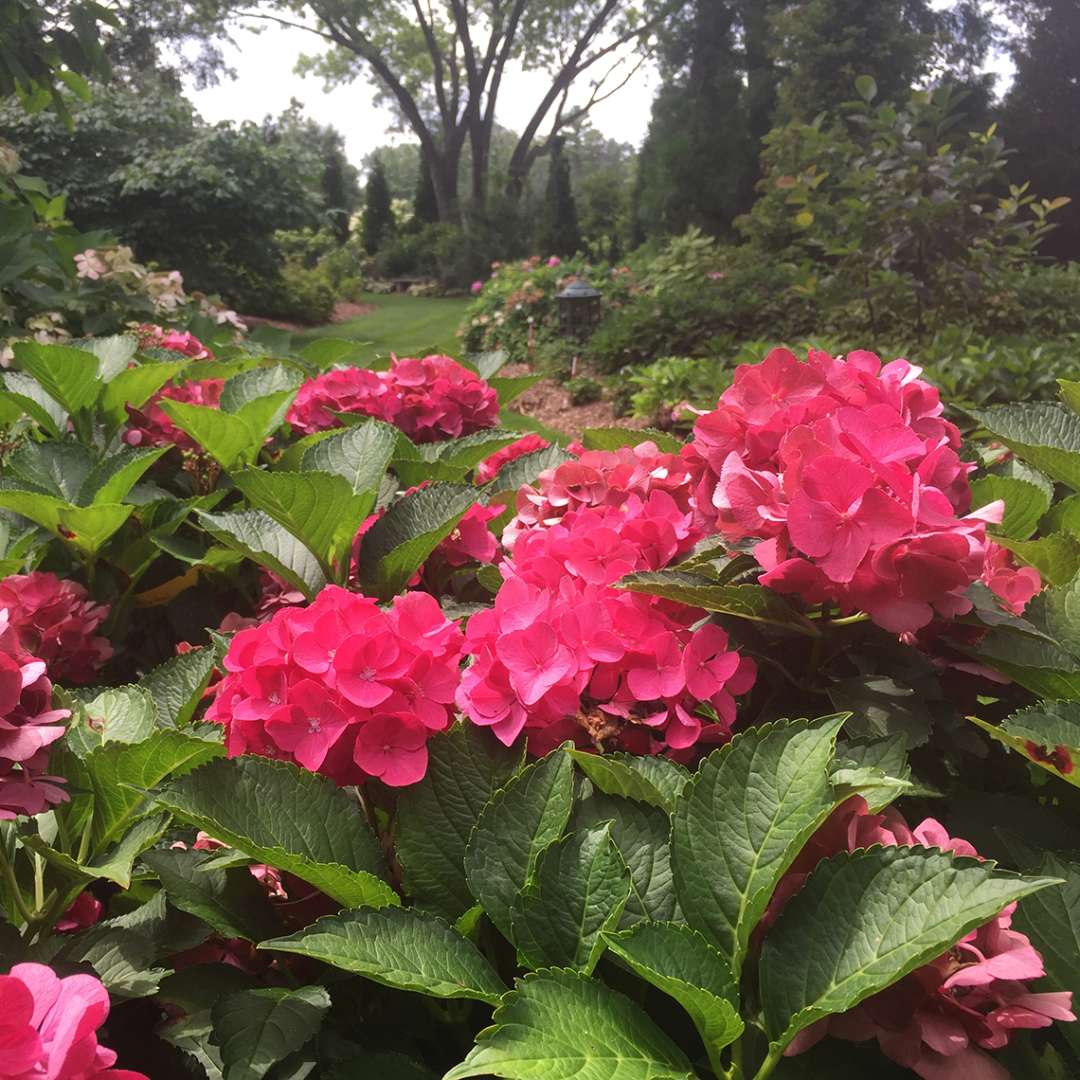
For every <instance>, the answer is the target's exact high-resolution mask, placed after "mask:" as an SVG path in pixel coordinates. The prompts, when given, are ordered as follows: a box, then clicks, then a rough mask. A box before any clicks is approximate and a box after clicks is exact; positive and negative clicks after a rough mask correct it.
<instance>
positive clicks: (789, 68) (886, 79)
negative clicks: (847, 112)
mask: <svg viewBox="0 0 1080 1080" xmlns="http://www.w3.org/2000/svg"><path fill="white" fill-rule="evenodd" d="M936 27H937V23H936V20H935V18H934V13H933V11H932V10H931V8H930V4H929V2H928V0H796V2H794V3H789V4H786V5H784V7H783V8H782V9H781V10H780V11H779V12H778V13H777V15H776V17H775V18H774V20H773V32H774V34H775V46H774V48H775V55H776V58H777V60H778V62H779V64H780V66H781V68H782V69H783V79H782V82H781V84H780V92H779V104H780V112H781V117H782V118H783V119H797V120H811V119H813V118H814V117H815V116H816V115H817V114H818V113H819V112H824V111H827V110H831V109H833V108H835V106H837V105H839V104H840V103H841V102H843V101H850V100H851V98H852V97H853V96H854V83H855V79H856V78H857V77H858V76H859V75H870V76H872V77H873V79H874V81H875V82H876V83H877V87H878V96H879V98H880V99H882V100H887V101H899V100H902V99H904V98H906V96H907V93H908V91H909V90H910V89H911V87H912V86H913V85H914V83H915V82H916V80H917V79H919V78H920V77H921V76H923V75H926V74H928V73H929V71H930V66H931V61H932V59H933V55H934V46H935V41H936V38H935V30H936Z"/></svg>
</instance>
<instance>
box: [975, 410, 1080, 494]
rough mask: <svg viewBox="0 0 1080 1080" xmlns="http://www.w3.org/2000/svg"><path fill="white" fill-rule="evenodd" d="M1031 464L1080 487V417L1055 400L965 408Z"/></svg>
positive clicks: (1079, 488) (1070, 485)
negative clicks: (988, 407)
mask: <svg viewBox="0 0 1080 1080" xmlns="http://www.w3.org/2000/svg"><path fill="white" fill-rule="evenodd" d="M966 411H967V412H968V413H970V415H971V416H973V417H974V418H975V419H976V420H977V421H978V422H979V423H980V424H981V425H982V426H983V427H984V428H986V429H987V431H989V432H990V433H991V434H992V435H995V436H996V437H997V438H999V439H1000V440H1001V441H1002V442H1003V443H1004V444H1005V445H1006V446H1007V447H1008V448H1009V449H1010V450H1012V451H1013V452H1014V453H1017V454H1019V455H1020V456H1021V457H1022V458H1023V459H1024V460H1025V461H1026V462H1027V463H1028V464H1029V465H1033V466H1034V467H1035V468H1036V469H1040V470H1041V471H1042V472H1044V473H1046V474H1047V475H1048V476H1052V477H1053V478H1054V479H1055V480H1060V481H1061V482H1062V483H1064V484H1068V485H1069V487H1071V488H1073V490H1080V416H1077V415H1076V413H1074V412H1071V411H1070V410H1069V409H1067V408H1066V407H1065V406H1063V405H1059V404H1057V403H1056V402H1031V403H1028V404H1025V405H998V406H996V407H995V408H992V409H968V410H966Z"/></svg>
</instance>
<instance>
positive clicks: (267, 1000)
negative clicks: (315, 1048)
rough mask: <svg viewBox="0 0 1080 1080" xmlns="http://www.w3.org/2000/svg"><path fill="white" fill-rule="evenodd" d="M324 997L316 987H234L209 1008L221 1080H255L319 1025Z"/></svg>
mask: <svg viewBox="0 0 1080 1080" xmlns="http://www.w3.org/2000/svg"><path fill="white" fill-rule="evenodd" d="M329 1008H330V995H329V994H328V993H327V992H326V991H325V990H324V989H323V988H322V987H321V986H302V987H301V988H300V989H299V990H292V991H289V990H284V989H281V988H279V987H274V988H272V989H267V990H240V991H239V992H237V993H235V994H228V995H226V996H225V997H223V998H221V999H220V1000H218V1001H217V1002H215V1003H214V1006H213V1008H212V1009H211V1010H210V1016H211V1020H212V1022H213V1025H214V1036H213V1040H214V1042H215V1043H216V1044H217V1046H218V1047H219V1048H220V1050H221V1061H222V1065H223V1066H224V1076H225V1080H259V1078H260V1077H263V1076H265V1075H266V1074H267V1073H268V1072H269V1071H270V1068H271V1067H272V1066H273V1065H275V1064H276V1063H277V1062H279V1061H281V1060H282V1059H283V1058H285V1057H288V1055H289V1054H291V1053H292V1052H293V1051H294V1050H299V1049H300V1047H301V1046H303V1045H304V1043H306V1042H307V1041H308V1040H309V1039H310V1038H312V1037H313V1036H314V1035H315V1034H316V1033H317V1032H318V1030H319V1028H320V1027H321V1026H322V1022H323V1017H324V1016H325V1015H326V1011H327V1010H328V1009H329Z"/></svg>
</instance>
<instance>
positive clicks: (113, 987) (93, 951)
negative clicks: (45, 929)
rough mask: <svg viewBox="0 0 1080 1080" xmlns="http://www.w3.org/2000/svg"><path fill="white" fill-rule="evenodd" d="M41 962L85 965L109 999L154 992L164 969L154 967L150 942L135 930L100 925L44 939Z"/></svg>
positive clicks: (153, 950) (163, 976) (152, 945)
mask: <svg viewBox="0 0 1080 1080" xmlns="http://www.w3.org/2000/svg"><path fill="white" fill-rule="evenodd" d="M43 944H44V946H46V947H47V951H46V952H45V953H44V954H43V955H42V956H41V960H42V962H47V963H59V962H64V963H69V964H89V965H90V967H92V968H93V969H94V973H95V974H96V975H97V977H98V978H99V979H100V980H101V981H102V982H103V983H104V984H105V989H106V990H108V991H109V994H110V995H112V996H113V997H119V998H141V997H149V996H150V995H151V994H155V993H157V988H158V984H159V983H160V982H161V980H162V979H163V978H165V976H166V975H170V974H171V971H170V970H169V969H168V968H160V967H155V966H154V965H155V954H156V949H155V947H154V943H153V941H151V940H150V939H148V938H146V937H144V936H143V935H142V934H139V933H137V932H136V931H135V930H129V929H125V928H123V927H120V926H115V925H110V924H109V923H101V924H99V925H98V926H92V927H91V928H90V929H89V930H84V931H82V932H81V933H76V934H64V935H61V936H60V937H59V938H58V939H56V938H54V939H52V940H46V941H45V942H44V943H43ZM35 958H36V957H35Z"/></svg>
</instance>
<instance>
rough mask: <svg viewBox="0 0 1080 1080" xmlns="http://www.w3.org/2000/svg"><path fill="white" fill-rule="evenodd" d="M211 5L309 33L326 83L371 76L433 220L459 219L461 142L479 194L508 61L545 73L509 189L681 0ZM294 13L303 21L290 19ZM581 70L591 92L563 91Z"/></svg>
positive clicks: (335, 0)
mask: <svg viewBox="0 0 1080 1080" xmlns="http://www.w3.org/2000/svg"><path fill="white" fill-rule="evenodd" d="M232 2H233V0H218V3H219V4H226V5H230V6H228V7H227V8H225V9H224V11H222V9H220V8H219V9H218V11H219V16H220V15H221V14H228V15H246V16H251V17H255V18H263V19H271V20H273V21H276V22H279V23H284V24H286V25H290V26H296V27H300V28H302V29H304V30H308V31H311V32H313V33H315V34H318V35H319V36H320V37H321V38H322V40H323V41H324V42H325V43H326V44H327V45H328V46H329V50H328V51H327V52H326V53H324V54H323V56H322V57H321V58H319V59H318V60H317V61H316V62H315V64H314V65H313V66H314V67H316V69H317V70H319V71H321V73H322V74H323V75H324V76H325V77H327V79H328V80H330V81H332V82H346V81H349V80H352V79H355V78H356V77H357V75H358V74H360V73H361V72H365V71H366V72H368V73H370V74H371V75H373V76H374V78H375V79H376V80H377V82H378V85H379V86H380V87H381V90H382V92H383V95H384V97H385V98H386V99H387V100H388V101H389V102H390V103H391V104H392V105H393V107H394V108H395V109H396V111H397V113H398V116H399V118H400V120H401V123H402V126H403V127H406V128H408V129H409V130H411V131H412V133H413V135H414V136H415V138H416V140H417V141H418V142H419V144H420V147H421V151H422V153H423V155H424V158H425V160H426V161H427V163H428V167H429V168H430V169H431V177H432V182H433V184H434V187H435V193H436V199H437V202H438V207H439V217H440V219H441V220H444V221H456V220H459V218H460V216H461V198H460V192H459V183H458V174H459V165H460V163H461V160H462V153H463V150H464V147H465V144H466V142H468V144H469V146H470V149H471V185H470V196H471V199H472V202H473V203H474V204H475V205H477V206H483V204H484V203H485V202H486V199H487V195H488V186H489V174H490V155H491V148H492V138H493V135H494V132H495V114H496V109H497V106H498V102H499V99H500V95H501V93H502V90H503V86H504V77H505V74H506V71H507V68H508V66H509V65H510V64H512V63H516V64H520V65H521V66H523V67H525V68H527V69H538V70H542V71H544V72H545V73H546V74H547V75H548V79H547V80H546V89H545V90H544V92H543V93H542V94H541V95H540V97H539V100H538V101H537V102H536V103H535V105H534V107H533V109H532V112H531V115H530V116H529V119H528V120H527V121H526V122H525V124H524V126H523V127H522V130H521V133H520V136H519V137H518V140H517V143H516V145H515V147H514V150H513V152H512V153H511V155H510V160H509V163H508V170H507V171H508V179H507V188H508V190H509V191H510V192H511V193H512V194H515V195H517V194H520V193H521V191H522V190H523V189H524V184H525V180H526V178H527V176H528V173H529V170H530V169H531V167H532V165H533V163H534V162H535V160H536V159H537V157H538V156H539V155H540V154H541V153H542V152H543V150H544V147H545V144H546V142H547V140H548V139H550V138H551V137H552V136H557V135H558V134H560V133H561V132H563V131H565V130H566V129H567V128H568V127H570V126H572V125H573V124H575V123H576V122H578V121H579V120H581V118H582V117H583V116H585V115H587V114H588V112H589V110H590V109H591V108H593V107H594V106H595V105H596V104H597V103H598V102H600V101H603V100H604V99H605V98H607V97H609V96H610V95H611V94H612V93H614V92H616V91H617V90H618V89H619V87H621V86H622V85H624V84H625V82H626V81H627V80H628V78H629V76H630V75H631V74H632V73H633V71H634V70H636V67H637V66H638V64H639V63H640V62H641V57H640V56H639V58H638V61H637V62H629V63H628V62H627V58H626V56H625V55H624V54H625V51H626V49H627V48H629V47H631V46H634V45H638V46H640V47H641V48H642V49H644V50H647V49H648V47H649V44H650V42H651V39H652V35H653V34H654V32H655V30H656V28H657V27H658V26H659V24H660V23H661V22H662V20H663V19H664V17H665V16H666V15H667V14H668V13H669V12H670V11H672V10H674V9H677V8H678V7H680V6H681V5H682V4H683V3H684V2H685V0H638V2H633V0H364V2H359V0H356V2H351V3H350V2H342V0H306V2H303V3H300V4H295V3H288V2H287V0H253V3H252V4H250V5H248V6H246V7H233V6H231V4H232ZM297 10H300V11H301V12H302V14H303V15H306V16H307V17H308V18H307V20H306V21H303V22H301V21H298V20H296V19H295V18H292V17H290V16H291V14H292V13H293V12H295V11H297ZM586 77H588V79H589V82H590V87H591V90H590V92H589V94H588V97H587V99H586V100H584V101H582V102H580V103H576V104H575V101H574V95H573V91H574V89H575V87H576V86H577V85H578V84H579V83H580V82H581V81H583V79H584V78H586Z"/></svg>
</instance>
